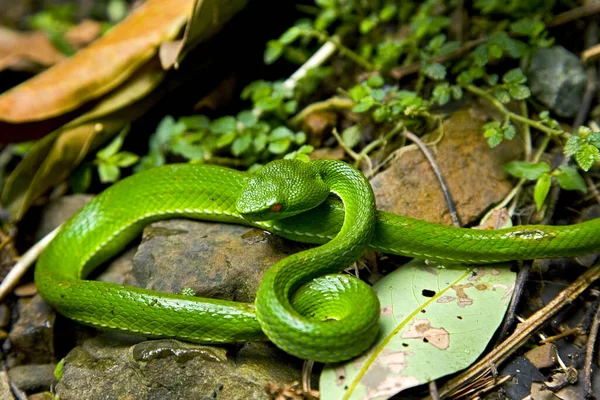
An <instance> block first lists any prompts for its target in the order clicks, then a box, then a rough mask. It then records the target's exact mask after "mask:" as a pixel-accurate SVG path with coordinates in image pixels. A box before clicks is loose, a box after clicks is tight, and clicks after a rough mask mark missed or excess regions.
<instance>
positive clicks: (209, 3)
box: [161, 0, 248, 66]
mask: <svg viewBox="0 0 600 400" xmlns="http://www.w3.org/2000/svg"><path fill="white" fill-rule="evenodd" d="M247 4H248V0H197V1H196V2H195V3H194V10H193V13H192V22H191V23H190V24H188V26H187V27H186V29H185V34H184V38H183V46H182V47H181V51H180V52H179V54H177V55H176V58H173V59H171V60H168V59H164V60H161V62H162V63H163V66H165V65H167V66H170V65H173V64H175V63H181V62H182V60H183V58H184V57H185V56H186V54H187V53H188V52H189V51H190V50H191V49H193V48H194V47H196V46H197V45H198V43H200V42H202V41H205V40H206V39H209V38H211V37H212V36H213V35H214V34H215V33H217V32H218V31H219V30H220V29H221V27H222V26H223V25H225V24H226V23H227V22H228V21H229V20H230V19H231V18H232V17H233V16H234V15H235V14H237V13H238V12H239V11H240V10H242V9H243V8H244V7H246V5H247Z"/></svg>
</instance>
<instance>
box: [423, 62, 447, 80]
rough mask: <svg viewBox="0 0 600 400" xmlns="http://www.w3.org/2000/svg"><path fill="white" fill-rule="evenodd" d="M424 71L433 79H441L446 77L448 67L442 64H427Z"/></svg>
mask: <svg viewBox="0 0 600 400" xmlns="http://www.w3.org/2000/svg"><path fill="white" fill-rule="evenodd" d="M423 73H424V74H425V75H427V76H428V77H430V78H431V79H433V80H436V81H439V80H442V79H444V78H446V67H444V66H443V65H442V64H438V63H434V64H425V66H424V67H423Z"/></svg>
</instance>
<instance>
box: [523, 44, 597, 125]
mask: <svg viewBox="0 0 600 400" xmlns="http://www.w3.org/2000/svg"><path fill="white" fill-rule="evenodd" d="M527 79H528V81H529V87H530V89H531V93H533V95H534V96H535V97H536V98H537V99H538V100H539V101H540V102H541V103H542V104H544V105H545V106H546V107H548V108H549V109H551V110H552V111H554V112H555V113H556V114H557V115H559V116H561V117H574V116H575V115H576V114H577V111H578V110H579V108H580V106H581V101H582V96H583V92H584V90H585V84H586V80H587V78H586V74H585V70H584V68H583V65H582V64H581V61H580V60H579V58H578V57H577V56H576V55H575V54H573V53H571V52H569V51H568V50H566V49H565V48H564V47H561V46H552V47H549V48H540V49H538V50H537V51H536V52H535V53H534V54H533V57H532V60H531V65H530V67H529V69H528V70H527Z"/></svg>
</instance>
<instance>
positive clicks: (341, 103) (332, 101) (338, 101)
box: [289, 96, 356, 125]
mask: <svg viewBox="0 0 600 400" xmlns="http://www.w3.org/2000/svg"><path fill="white" fill-rule="evenodd" d="M355 104H356V103H355V102H353V101H352V100H350V99H345V98H343V97H337V96H336V97H331V98H329V99H327V100H323V101H317V102H315V103H311V104H309V105H308V106H306V107H305V108H303V109H302V110H301V111H300V112H299V113H298V114H296V115H294V116H293V117H292V118H291V119H290V120H289V123H290V124H291V125H299V124H300V123H301V122H302V121H303V120H304V119H306V117H308V116H309V115H310V114H312V113H314V112H317V111H325V110H331V109H335V110H349V109H351V108H352V107H354V105H355Z"/></svg>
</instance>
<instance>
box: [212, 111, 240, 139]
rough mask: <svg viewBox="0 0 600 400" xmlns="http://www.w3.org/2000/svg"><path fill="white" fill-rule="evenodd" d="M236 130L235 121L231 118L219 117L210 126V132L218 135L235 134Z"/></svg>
mask: <svg viewBox="0 0 600 400" xmlns="http://www.w3.org/2000/svg"><path fill="white" fill-rule="evenodd" d="M236 129H237V121H236V120H235V118H234V117H232V116H226V117H221V118H218V119H215V120H214V121H213V122H211V124H210V130H211V132H213V133H216V134H218V135H223V134H226V133H230V132H235V130H236Z"/></svg>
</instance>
